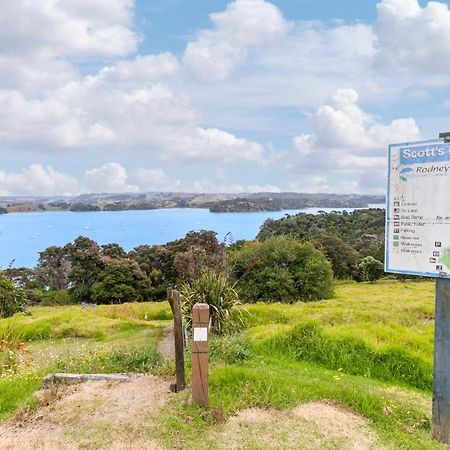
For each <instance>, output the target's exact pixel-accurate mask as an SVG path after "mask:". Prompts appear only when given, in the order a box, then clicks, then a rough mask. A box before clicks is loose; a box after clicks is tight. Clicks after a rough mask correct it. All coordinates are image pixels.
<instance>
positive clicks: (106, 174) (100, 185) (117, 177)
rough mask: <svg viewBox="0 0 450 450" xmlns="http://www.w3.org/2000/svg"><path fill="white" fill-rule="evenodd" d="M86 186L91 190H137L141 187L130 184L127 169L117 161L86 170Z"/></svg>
mask: <svg viewBox="0 0 450 450" xmlns="http://www.w3.org/2000/svg"><path fill="white" fill-rule="evenodd" d="M84 180H85V183H86V187H87V189H88V191H90V192H137V191H138V190H139V188H138V187H137V186H135V185H132V184H128V175H127V171H126V170H125V168H124V167H123V166H121V165H120V164H117V163H107V164H104V165H103V166H101V167H99V168H96V169H89V170H86V173H85V175H84Z"/></svg>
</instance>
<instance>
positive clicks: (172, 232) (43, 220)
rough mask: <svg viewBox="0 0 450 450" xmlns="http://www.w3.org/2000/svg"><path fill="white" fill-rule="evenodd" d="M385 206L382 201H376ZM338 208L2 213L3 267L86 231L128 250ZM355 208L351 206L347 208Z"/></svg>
mask: <svg viewBox="0 0 450 450" xmlns="http://www.w3.org/2000/svg"><path fill="white" fill-rule="evenodd" d="M372 206H373V207H384V205H372ZM335 210H338V211H342V210H343V209H340V208H308V209H304V210H301V211H299V210H295V211H294V210H289V211H280V212H253V213H211V212H209V210H207V209H156V210H150V211H114V212H82V213H76V212H66V211H58V212H37V213H11V214H4V215H0V268H5V267H7V266H8V265H9V264H10V263H11V261H12V260H14V264H13V266H14V267H22V266H25V267H33V266H34V265H35V264H36V262H37V259H38V253H39V252H40V251H42V250H45V249H46V248H47V247H49V246H51V245H58V246H62V245H65V244H66V243H68V242H71V241H73V240H74V239H75V238H76V237H78V236H80V235H83V236H87V237H89V238H91V239H93V240H95V241H96V242H98V243H99V244H107V243H111V242H117V243H118V244H120V245H122V246H123V247H124V248H125V250H127V251H128V250H131V249H132V248H134V247H136V246H138V245H141V244H149V245H153V244H164V243H166V242H169V241H173V240H175V239H179V238H182V237H183V236H185V234H186V233H187V232H189V231H191V230H202V229H203V230H213V231H216V232H217V235H218V238H219V240H223V238H224V237H225V235H226V234H227V233H231V236H232V238H233V239H234V240H238V239H253V238H254V237H255V236H256V235H257V234H258V231H259V228H260V226H261V225H262V224H263V223H264V221H265V220H266V219H268V218H273V219H279V218H281V217H284V216H285V214H297V213H298V212H306V213H310V214H316V213H317V212H318V211H335ZM345 210H346V211H349V212H350V211H352V210H353V209H352V208H345Z"/></svg>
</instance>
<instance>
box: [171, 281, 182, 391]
mask: <svg viewBox="0 0 450 450" xmlns="http://www.w3.org/2000/svg"><path fill="white" fill-rule="evenodd" d="M167 298H168V300H169V304H170V308H171V309H172V314H173V334H174V338H175V366H176V372H177V381H176V384H172V385H171V386H170V389H171V390H172V392H180V391H182V390H183V389H184V388H185V387H186V381H185V377H184V336H183V319H182V315H181V294H180V293H179V292H178V291H177V290H175V289H171V288H169V289H167Z"/></svg>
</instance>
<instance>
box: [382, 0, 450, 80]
mask: <svg viewBox="0 0 450 450" xmlns="http://www.w3.org/2000/svg"><path fill="white" fill-rule="evenodd" d="M377 10H378V18H377V22H376V26H375V31H376V34H377V49H378V55H377V58H378V62H379V64H381V65H385V66H386V65H387V66H388V67H389V68H395V69H397V70H400V71H402V70H408V71H410V70H414V69H418V70H425V71H429V72H436V71H448V70H449V69H450V60H449V58H448V55H449V54H450V11H449V9H448V6H447V4H445V3H442V2H436V1H432V2H429V3H428V4H427V5H426V6H425V7H421V6H420V4H419V2H418V0H383V1H381V2H380V3H379V4H378V5H377Z"/></svg>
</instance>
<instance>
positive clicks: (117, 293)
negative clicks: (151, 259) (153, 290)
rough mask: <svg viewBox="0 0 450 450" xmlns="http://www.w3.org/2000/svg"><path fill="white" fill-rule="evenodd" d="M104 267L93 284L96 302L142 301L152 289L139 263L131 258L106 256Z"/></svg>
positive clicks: (93, 294) (93, 297) (93, 296)
mask: <svg viewBox="0 0 450 450" xmlns="http://www.w3.org/2000/svg"><path fill="white" fill-rule="evenodd" d="M103 263H104V267H103V269H102V270H101V271H100V272H99V273H98V275H97V278H96V281H95V283H94V284H93V286H92V300H93V301H94V302H95V303H123V302H132V301H142V300H144V299H146V296H147V295H148V292H149V290H150V287H151V286H150V281H149V279H148V278H147V276H146V275H145V273H144V272H143V271H142V270H141V269H140V267H139V265H138V263H137V262H136V261H133V260H131V259H129V258H117V259H114V258H104V259H103Z"/></svg>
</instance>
